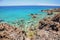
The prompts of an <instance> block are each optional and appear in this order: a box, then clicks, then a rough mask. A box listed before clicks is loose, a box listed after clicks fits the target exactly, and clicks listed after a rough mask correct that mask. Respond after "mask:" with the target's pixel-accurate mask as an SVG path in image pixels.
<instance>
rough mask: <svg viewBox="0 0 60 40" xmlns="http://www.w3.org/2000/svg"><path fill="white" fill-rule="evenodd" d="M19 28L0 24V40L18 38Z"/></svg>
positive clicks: (18, 39)
mask: <svg viewBox="0 0 60 40" xmlns="http://www.w3.org/2000/svg"><path fill="white" fill-rule="evenodd" d="M21 32H22V31H21V30H20V29H18V28H16V27H12V26H10V25H9V24H6V23H1V24H0V40H20V36H21Z"/></svg>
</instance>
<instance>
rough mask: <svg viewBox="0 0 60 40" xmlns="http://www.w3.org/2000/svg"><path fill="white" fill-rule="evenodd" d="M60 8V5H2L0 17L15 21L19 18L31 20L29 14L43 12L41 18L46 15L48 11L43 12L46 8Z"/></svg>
mask: <svg viewBox="0 0 60 40" xmlns="http://www.w3.org/2000/svg"><path fill="white" fill-rule="evenodd" d="M53 8H60V6H0V19H2V20H5V21H15V20H18V19H21V18H23V19H25V20H29V19H30V16H28V15H29V14H31V13H33V14H42V15H41V18H43V17H45V16H46V13H43V12H41V10H45V9H53Z"/></svg>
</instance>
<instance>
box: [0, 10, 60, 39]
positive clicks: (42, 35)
mask: <svg viewBox="0 0 60 40" xmlns="http://www.w3.org/2000/svg"><path fill="white" fill-rule="evenodd" d="M55 10H56V11H54V10H53V12H60V11H59V10H60V9H55ZM44 12H46V11H44ZM49 13H51V12H49ZM34 18H36V17H35V16H34ZM0 40H60V13H57V14H56V15H54V17H48V18H44V19H43V20H41V21H39V22H38V24H37V25H36V27H34V28H31V27H29V28H28V29H27V31H25V30H21V29H20V28H17V27H15V26H11V25H9V24H8V23H0Z"/></svg>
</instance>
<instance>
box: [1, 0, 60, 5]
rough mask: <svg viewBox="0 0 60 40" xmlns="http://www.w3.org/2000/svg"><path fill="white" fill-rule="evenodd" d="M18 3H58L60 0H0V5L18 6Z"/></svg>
mask: <svg viewBox="0 0 60 40" xmlns="http://www.w3.org/2000/svg"><path fill="white" fill-rule="evenodd" d="M19 5H21V6H22V5H52V6H53V5H55V6H56V5H58V6H60V0H0V6H19Z"/></svg>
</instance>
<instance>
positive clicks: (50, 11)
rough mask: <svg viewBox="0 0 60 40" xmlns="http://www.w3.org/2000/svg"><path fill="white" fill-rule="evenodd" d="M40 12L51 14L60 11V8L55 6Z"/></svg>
mask: <svg viewBox="0 0 60 40" xmlns="http://www.w3.org/2000/svg"><path fill="white" fill-rule="evenodd" d="M41 12H47V15H52V14H53V12H60V8H55V9H51V10H41Z"/></svg>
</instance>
